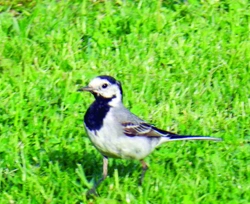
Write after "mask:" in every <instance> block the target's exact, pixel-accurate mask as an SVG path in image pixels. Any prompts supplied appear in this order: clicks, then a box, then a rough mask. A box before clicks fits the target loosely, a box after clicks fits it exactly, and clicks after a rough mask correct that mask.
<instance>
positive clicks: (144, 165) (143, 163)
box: [139, 160, 148, 185]
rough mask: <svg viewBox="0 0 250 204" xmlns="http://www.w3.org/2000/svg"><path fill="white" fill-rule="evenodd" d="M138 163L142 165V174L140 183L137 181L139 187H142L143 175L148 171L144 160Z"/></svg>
mask: <svg viewBox="0 0 250 204" xmlns="http://www.w3.org/2000/svg"><path fill="white" fill-rule="evenodd" d="M140 162H141V165H142V173H141V178H140V181H139V185H142V183H143V179H144V176H145V173H146V171H147V170H148V165H147V163H146V162H145V161H144V160H141V161H140Z"/></svg>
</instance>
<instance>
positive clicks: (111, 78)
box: [98, 75, 123, 94]
mask: <svg viewBox="0 0 250 204" xmlns="http://www.w3.org/2000/svg"><path fill="white" fill-rule="evenodd" d="M98 77H99V78H100V79H106V80H107V81H109V83H111V84H117V85H118V86H119V88H120V91H121V94H123V92H122V85H121V82H119V81H117V80H116V79H115V78H114V77H112V76H108V75H101V76H98Z"/></svg>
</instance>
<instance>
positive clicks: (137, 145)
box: [85, 114, 159, 160]
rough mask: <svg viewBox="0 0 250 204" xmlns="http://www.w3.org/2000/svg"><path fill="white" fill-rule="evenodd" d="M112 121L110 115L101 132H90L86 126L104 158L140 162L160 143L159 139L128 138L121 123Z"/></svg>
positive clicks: (92, 140)
mask: <svg viewBox="0 0 250 204" xmlns="http://www.w3.org/2000/svg"><path fill="white" fill-rule="evenodd" d="M110 119H112V115H111V114H108V115H107V116H106V119H105V120H104V121H105V123H104V124H103V127H102V128H101V129H100V130H99V131H90V130H88V128H87V127H86V126H85V127H86V130H87V132H88V135H89V138H90V140H91V142H92V143H93V144H94V146H95V147H96V148H97V150H99V151H100V152H101V153H102V154H103V155H104V156H107V157H113V158H122V159H137V160H140V159H143V158H145V157H146V156H147V155H148V154H150V153H151V152H152V151H153V150H154V149H155V147H156V146H157V144H158V143H159V138H147V137H142V136H135V137H129V136H126V135H124V134H123V129H122V127H121V125H120V124H119V122H118V121H116V120H113V119H112V120H110ZM114 127H116V128H114ZM117 127H118V128H117Z"/></svg>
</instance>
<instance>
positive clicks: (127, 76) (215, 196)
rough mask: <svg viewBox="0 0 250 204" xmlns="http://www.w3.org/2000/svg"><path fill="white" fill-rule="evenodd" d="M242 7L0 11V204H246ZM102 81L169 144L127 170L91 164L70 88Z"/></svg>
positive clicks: (246, 46) (24, 5) (248, 51)
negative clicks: (182, 137)
mask: <svg viewBox="0 0 250 204" xmlns="http://www.w3.org/2000/svg"><path fill="white" fill-rule="evenodd" d="M249 14H250V5H249V2H248V1H247V0H240V1H230V0H223V1H212V0H211V1H210V0H209V1H201V2H200V1H196V0H192V1H191V0H190V1H188V2H181V1H179V2H178V1H174V2H173V1H150V0H145V1H143V0H141V1H130V0H128V1H80V0H74V1H69V0H62V1H49V0H44V1H17V0H15V1H4V0H2V1H0V100H1V103H0V203H3V204H5V203H25V204H27V203H32V204H33V203H164V204H165V203H184V204H189V203H237V204H243V203H244V204H247V203H249V202H250V194H249V192H250V154H249V153H250V151H249V149H250V130H249V127H250V116H249V115H250V94H249V93H250V92H249V90H250V71H249V69H250V66H249V65H250V63H249V62H250V34H249V33H250V27H249V25H250V22H249V18H250V16H249ZM101 74H109V75H112V76H114V77H116V78H117V79H119V80H120V81H122V83H123V88H124V93H125V96H124V97H125V98H124V103H125V105H126V106H127V107H128V108H130V109H131V111H132V112H134V113H135V114H137V115H139V116H140V117H142V118H144V119H145V120H146V121H148V122H150V123H153V124H155V125H157V126H158V127H161V128H163V129H166V130H170V131H174V132H178V133H180V134H197V135H212V136H216V137H221V138H223V140H224V141H223V142H219V143H217V142H199V141H197V142H174V143H168V144H164V145H162V147H161V148H159V149H158V150H156V151H155V152H154V153H153V154H152V155H150V156H149V157H147V159H146V160H147V162H148V163H149V165H150V170H149V171H148V172H147V174H146V177H145V182H144V185H143V186H142V187H138V185H137V183H138V179H139V175H140V165H139V163H138V162H136V161H123V160H112V159H110V164H109V177H108V179H107V180H105V181H104V182H103V183H102V184H101V185H100V187H99V189H98V191H99V194H100V197H97V198H91V199H87V198H86V192H87V190H88V189H89V188H91V186H92V185H93V183H94V181H95V180H97V179H98V178H100V176H101V171H102V170H101V169H102V158H101V155H100V154H99V153H98V152H97V151H96V150H95V148H94V147H93V146H92V144H91V143H90V141H89V140H88V137H87V135H86V132H85V130H84V128H83V123H82V118H83V115H84V113H85V111H86V109H87V107H88V106H89V104H90V103H91V101H93V97H92V96H91V95H90V94H87V93H85V94H82V93H78V92H76V90H77V87H78V85H79V84H82V85H84V84H87V83H88V82H89V81H90V80H91V79H92V78H93V77H95V76H97V75H101Z"/></svg>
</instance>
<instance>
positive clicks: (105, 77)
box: [98, 75, 117, 84]
mask: <svg viewBox="0 0 250 204" xmlns="http://www.w3.org/2000/svg"><path fill="white" fill-rule="evenodd" d="M98 78H100V79H106V80H107V81H109V82H110V83H111V84H116V83H117V81H116V80H115V78H113V77H111V76H108V75H101V76H98Z"/></svg>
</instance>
